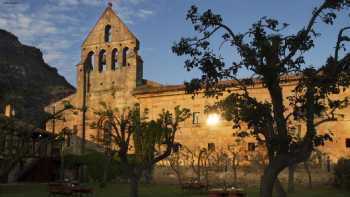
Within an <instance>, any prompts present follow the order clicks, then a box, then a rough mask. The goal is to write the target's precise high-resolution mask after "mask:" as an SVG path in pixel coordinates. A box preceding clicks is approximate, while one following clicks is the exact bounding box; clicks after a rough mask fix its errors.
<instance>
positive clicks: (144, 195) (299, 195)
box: [0, 184, 350, 197]
mask: <svg viewBox="0 0 350 197" xmlns="http://www.w3.org/2000/svg"><path fill="white" fill-rule="evenodd" d="M247 192H248V196H249V197H257V196H258V189H257V188H250V189H247ZM140 194H141V195H140V197H155V196H160V197H163V196H164V197H205V196H206V195H205V193H199V192H195V193H193V192H182V191H181V190H180V189H178V188H177V187H175V186H168V185H142V186H141V188H140ZM0 196H1V197H47V196H48V192H47V185H46V184H20V185H0ZM93 196H94V197H128V185H123V184H115V185H109V186H108V187H106V188H105V189H100V188H98V187H95V192H94V194H93ZM289 196H290V197H329V196H332V197H349V196H350V192H349V191H341V190H337V189H333V188H317V189H312V190H310V189H302V188H297V192H296V193H295V194H294V195H289Z"/></svg>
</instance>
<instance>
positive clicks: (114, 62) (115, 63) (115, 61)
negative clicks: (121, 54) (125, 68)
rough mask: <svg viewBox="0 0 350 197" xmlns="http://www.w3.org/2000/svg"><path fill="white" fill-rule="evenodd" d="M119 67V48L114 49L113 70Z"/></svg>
mask: <svg viewBox="0 0 350 197" xmlns="http://www.w3.org/2000/svg"><path fill="white" fill-rule="evenodd" d="M117 67H118V49H113V50H112V70H115V69H116V68H117Z"/></svg>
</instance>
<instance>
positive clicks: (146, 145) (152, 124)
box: [93, 103, 190, 197]
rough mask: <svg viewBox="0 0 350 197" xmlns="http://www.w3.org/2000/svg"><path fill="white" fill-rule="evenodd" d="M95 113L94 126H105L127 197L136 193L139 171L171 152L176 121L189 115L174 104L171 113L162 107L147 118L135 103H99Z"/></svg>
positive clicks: (185, 110)
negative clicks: (127, 189)
mask: <svg viewBox="0 0 350 197" xmlns="http://www.w3.org/2000/svg"><path fill="white" fill-rule="evenodd" d="M101 106H102V110H101V111H98V112H95V114H96V115H97V121H96V122H94V123H93V125H94V127H95V128H97V129H103V128H105V127H106V125H108V127H109V128H110V130H109V131H110V133H109V135H110V137H111V142H112V146H115V147H116V152H115V153H116V154H117V156H118V158H119V159H120V162H121V164H122V166H123V167H124V169H125V171H126V172H127V176H128V178H129V180H130V196H131V197H137V196H138V185H139V182H140V178H141V176H142V174H143V172H144V171H145V170H147V169H149V168H150V167H152V166H154V165H155V164H156V163H157V162H159V161H161V160H163V159H165V158H167V157H168V156H169V155H170V154H171V153H172V151H173V149H174V145H175V142H174V140H175V135H176V132H177V130H178V129H179V127H180V125H179V124H180V123H181V122H183V121H184V120H186V119H187V118H188V117H189V116H190V111H189V110H188V109H185V108H180V107H179V106H177V107H175V109H174V114H172V113H170V112H169V111H165V110H163V112H162V113H161V114H160V115H159V117H158V119H156V120H148V118H147V110H145V111H144V113H143V114H142V113H141V112H140V109H139V106H138V105H135V106H134V107H133V108H125V109H122V110H119V109H113V108H111V107H110V106H108V105H107V104H105V103H101Z"/></svg>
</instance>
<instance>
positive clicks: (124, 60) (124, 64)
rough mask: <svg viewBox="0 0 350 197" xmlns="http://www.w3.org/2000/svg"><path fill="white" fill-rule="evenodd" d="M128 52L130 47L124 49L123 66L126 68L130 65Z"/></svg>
mask: <svg viewBox="0 0 350 197" xmlns="http://www.w3.org/2000/svg"><path fill="white" fill-rule="evenodd" d="M128 51H129V48H128V47H125V48H124V49H123V66H126V65H127V63H128Z"/></svg>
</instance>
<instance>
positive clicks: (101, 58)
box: [98, 49, 107, 72]
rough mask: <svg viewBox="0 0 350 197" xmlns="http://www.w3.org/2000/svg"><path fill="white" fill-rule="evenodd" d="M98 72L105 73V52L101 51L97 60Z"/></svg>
mask: <svg viewBox="0 0 350 197" xmlns="http://www.w3.org/2000/svg"><path fill="white" fill-rule="evenodd" d="M98 64H99V65H98V70H99V71H100V72H102V71H106V70H107V65H106V51H105V50H104V49H102V50H101V51H100V55H99V59H98Z"/></svg>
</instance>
